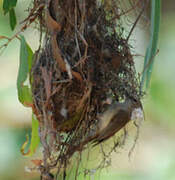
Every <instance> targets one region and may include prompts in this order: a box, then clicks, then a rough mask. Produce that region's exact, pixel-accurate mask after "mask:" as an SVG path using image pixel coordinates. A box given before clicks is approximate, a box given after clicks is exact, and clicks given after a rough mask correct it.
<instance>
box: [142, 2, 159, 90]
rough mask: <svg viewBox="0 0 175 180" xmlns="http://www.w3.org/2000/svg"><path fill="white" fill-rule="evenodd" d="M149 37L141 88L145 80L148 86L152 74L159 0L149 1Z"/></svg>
mask: <svg viewBox="0 0 175 180" xmlns="http://www.w3.org/2000/svg"><path fill="white" fill-rule="evenodd" d="M151 2H152V4H151V37H150V41H149V45H148V47H147V51H146V55H145V60H144V67H143V69H144V72H143V75H142V81H141V89H143V86H144V83H145V81H146V88H148V87H149V82H150V78H151V74H152V69H153V65H154V58H155V56H156V53H157V44H158V37H159V26H160V14H161V0H152V1H151Z"/></svg>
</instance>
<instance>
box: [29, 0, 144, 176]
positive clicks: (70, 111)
mask: <svg viewBox="0 0 175 180" xmlns="http://www.w3.org/2000/svg"><path fill="white" fill-rule="evenodd" d="M46 2H47V3H46V4H44V6H43V1H41V0H34V7H42V8H43V9H42V11H41V8H40V9H39V8H38V9H39V10H40V11H41V12H42V13H41V12H40V16H39V22H40V26H41V28H42V29H44V30H45V40H44V43H43V45H42V48H40V49H39V50H38V51H36V53H35V61H34V64H33V67H32V71H31V83H32V95H33V102H34V113H35V115H36V117H37V119H38V121H39V131H40V138H41V143H42V145H43V148H44V151H43V152H44V154H43V155H44V157H43V164H42V165H41V166H40V171H41V175H42V178H43V179H53V177H52V176H51V174H50V171H51V170H52V169H55V168H57V173H58V174H60V173H61V172H62V171H61V170H64V173H63V174H64V178H66V168H67V167H68V163H69V160H70V159H71V157H72V155H73V154H74V153H75V152H76V151H79V152H81V151H82V150H83V149H85V148H86V145H87V144H88V143H90V142H92V143H93V142H95V143H96V144H99V143H101V142H102V141H104V140H106V139H108V138H109V137H110V136H112V135H114V134H115V133H116V132H117V131H119V130H120V129H121V128H123V127H124V126H125V125H126V123H127V122H128V121H129V120H130V119H131V113H132V111H133V109H134V108H136V107H141V103H140V98H141V97H142V93H141V92H140V91H139V86H140V85H139V79H138V78H137V74H136V71H135V66H134V61H133V56H132V54H131V50H130V45H129V44H128V39H129V36H130V34H131V33H128V36H126V33H124V28H123V27H122V20H121V14H122V13H123V11H121V3H120V1H117V0H115V1H114V0H107V1H95V0H86V1H82V0H48V1H46ZM143 4H144V2H141V3H139V4H138V3H137V5H138V6H141V5H142V6H143ZM44 7H45V8H44ZM132 8H133V9H134V8H135V6H134V7H132ZM131 10H132V9H131ZM123 14H124V13H123ZM124 34H125V35H124ZM128 101H129V104H128V103H126V102H128ZM116 102H117V103H118V104H117V105H116V107H117V106H118V108H121V109H122V108H123V109H124V110H123V112H124V113H123V115H120V116H121V117H123V119H121V121H119V122H118V124H115V128H114V129H115V130H114V131H113V133H111V134H110V135H109V136H106V137H105V138H101V135H100V133H101V132H102V131H101V132H100V130H99V124H100V123H101V122H99V121H100V118H99V117H101V116H102V115H103V113H104V112H106V111H107V112H108V111H109V109H110V107H111V106H113V104H115V103H116ZM109 112H110V111H109ZM120 116H119V115H118V117H119V118H120ZM116 145H117V144H115V146H116Z"/></svg>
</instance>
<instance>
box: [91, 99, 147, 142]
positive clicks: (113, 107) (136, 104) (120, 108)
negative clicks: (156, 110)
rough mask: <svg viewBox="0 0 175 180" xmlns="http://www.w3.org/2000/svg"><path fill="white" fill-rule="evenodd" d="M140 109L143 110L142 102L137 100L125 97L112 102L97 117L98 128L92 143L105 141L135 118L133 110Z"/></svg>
mask: <svg viewBox="0 0 175 180" xmlns="http://www.w3.org/2000/svg"><path fill="white" fill-rule="evenodd" d="M138 108H139V109H141V112H143V111H142V110H143V108H142V104H141V102H140V101H139V100H135V99H130V98H129V99H126V100H125V101H124V102H122V103H120V102H114V103H112V104H110V105H109V107H108V108H107V110H105V111H104V112H103V113H102V114H101V115H100V117H99V121H98V125H97V126H98V128H97V129H98V130H97V133H96V135H95V136H94V137H93V138H92V139H93V140H92V142H93V143H94V145H98V144H100V143H101V142H104V141H106V140H107V139H109V138H110V137H111V136H113V135H114V134H115V133H117V132H118V131H119V130H120V129H122V128H123V127H124V126H125V125H126V124H127V123H128V122H129V121H130V120H132V119H133V118H136V117H135V116H133V115H132V114H133V112H135V110H136V109H138Z"/></svg>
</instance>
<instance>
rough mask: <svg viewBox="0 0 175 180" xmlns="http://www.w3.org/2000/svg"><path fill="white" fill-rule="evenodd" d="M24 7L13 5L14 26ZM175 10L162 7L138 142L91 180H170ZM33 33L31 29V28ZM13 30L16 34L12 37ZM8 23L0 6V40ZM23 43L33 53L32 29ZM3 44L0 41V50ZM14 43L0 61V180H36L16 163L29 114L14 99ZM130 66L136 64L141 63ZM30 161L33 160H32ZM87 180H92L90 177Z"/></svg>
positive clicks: (173, 168)
mask: <svg viewBox="0 0 175 180" xmlns="http://www.w3.org/2000/svg"><path fill="white" fill-rule="evenodd" d="M29 4H30V2H29V1H27V0H19V2H18V5H17V7H16V14H17V20H18V22H21V21H22V20H23V19H24V18H25V17H26V13H27V12H24V10H25V9H26V8H25V7H27V6H28V5H29ZM174 18H175V6H174V5H173V1H172V0H167V1H166V2H165V1H162V20H161V26H160V39H159V45H158V48H159V50H160V52H159V53H158V55H157V56H156V59H155V60H156V62H155V66H154V71H153V75H152V80H151V88H150V90H149V95H147V96H146V97H145V99H144V107H145V117H146V121H145V122H144V124H143V126H142V128H141V132H140V138H139V141H138V143H137V146H136V148H135V150H134V153H133V154H132V157H131V160H129V158H128V148H129V147H130V146H131V143H132V140H133V139H132V137H131V138H130V139H129V140H128V141H127V144H126V145H125V147H124V149H122V150H121V151H120V153H117V154H114V155H113V156H112V166H111V167H110V168H107V169H105V170H103V171H102V172H101V174H100V175H99V173H97V174H96V175H95V179H100V180H105V179H110V180H112V179H118V180H144V179H145V180H147V179H153V180H164V179H168V180H173V179H175V161H174V159H175V153H174V152H175V141H174V139H175V133H174V132H175V93H174V92H175V78H174V75H175V60H174V59H175V50H174V49H175V35H174V32H175V23H174ZM32 26H33V27H34V25H32ZM18 29H19V26H18V27H17V29H16V31H18ZM13 33H14V32H12V31H11V30H10V27H9V22H8V17H7V16H5V17H4V16H3V13H2V0H0V35H5V36H12V35H13ZM134 36H135V37H133V39H135V41H136V40H137V42H135V44H134V46H135V47H136V52H139V53H140V52H142V54H144V53H145V49H146V46H147V39H148V37H149V36H148V32H147V28H146V27H144V26H142V25H141V26H140V30H139V29H137V30H136V31H135V35H134ZM25 37H26V39H27V42H28V43H29V44H30V45H31V47H32V48H33V50H35V49H36V48H37V45H38V44H37V43H36V42H37V39H38V34H37V31H36V30H33V28H30V29H28V30H27V31H26V32H25ZM2 43H3V41H0V44H2ZM19 46H20V43H19V41H18V40H14V41H13V42H12V43H11V44H10V45H9V47H8V48H7V49H6V50H5V52H4V53H3V54H2V55H1V56H0V179H4V180H11V179H13V180H16V179H18V180H22V179H23V178H24V177H25V179H28V180H32V179H38V176H37V173H33V174H31V173H28V172H25V169H24V166H26V165H30V163H31V162H30V159H26V158H24V157H22V155H21V154H20V147H21V145H22V144H23V142H24V138H25V134H26V132H30V126H31V111H30V109H27V108H24V107H23V106H22V105H21V104H20V103H19V102H18V98H17V90H16V78H17V71H18V66H19ZM136 62H137V64H138V68H139V65H140V64H142V62H143V58H137V59H136ZM33 158H34V157H33ZM33 158H31V159H33ZM89 179H93V176H91V177H90V178H89Z"/></svg>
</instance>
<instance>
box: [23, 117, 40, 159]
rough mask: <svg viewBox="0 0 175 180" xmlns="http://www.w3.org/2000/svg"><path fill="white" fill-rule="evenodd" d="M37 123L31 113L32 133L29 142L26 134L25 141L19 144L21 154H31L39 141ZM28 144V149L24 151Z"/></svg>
mask: <svg viewBox="0 0 175 180" xmlns="http://www.w3.org/2000/svg"><path fill="white" fill-rule="evenodd" d="M38 128H39V123H38V120H37V119H36V118H35V116H34V114H32V135H31V142H29V136H28V135H27V136H26V141H25V142H24V144H23V145H22V146H21V153H22V155H23V156H32V155H33V154H34V153H35V152H36V149H37V147H38V145H39V143H40V138H39V133H38ZM28 144H30V145H29V149H28V150H27V152H25V148H26V147H27V146H28Z"/></svg>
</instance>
